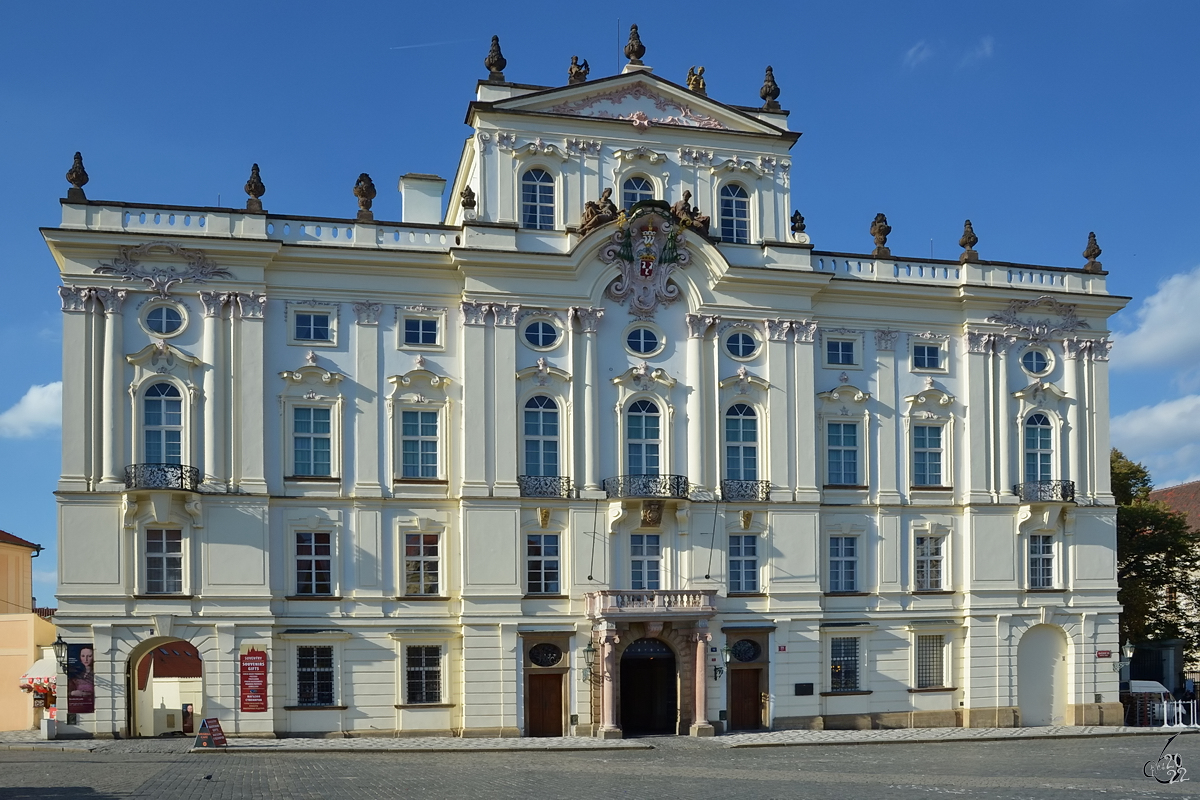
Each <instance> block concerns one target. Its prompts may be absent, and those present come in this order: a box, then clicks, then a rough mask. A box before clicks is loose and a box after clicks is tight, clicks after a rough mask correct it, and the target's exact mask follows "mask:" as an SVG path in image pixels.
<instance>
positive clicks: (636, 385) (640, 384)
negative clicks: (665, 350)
mask: <svg viewBox="0 0 1200 800" xmlns="http://www.w3.org/2000/svg"><path fill="white" fill-rule="evenodd" d="M612 382H613V383H614V384H616V385H617V386H621V387H623V388H625V389H628V390H629V391H631V392H647V391H655V390H656V389H657V390H661V388H665V389H673V388H674V387H675V384H676V383H677V381H676V380H675V379H674V378H672V377H671V376H670V375H668V374H667V371H666V370H665V369H663V368H662V367H657V368H654V369H651V367H650V365H649V364H648V363H646V362H645V361H643V362H642V363H640V364H638V365H636V366H633V367H630V368H629V369H627V370H625V371H624V372H623V373H621V374H620V375H618V376H617V377H615V378H613V379H612Z"/></svg>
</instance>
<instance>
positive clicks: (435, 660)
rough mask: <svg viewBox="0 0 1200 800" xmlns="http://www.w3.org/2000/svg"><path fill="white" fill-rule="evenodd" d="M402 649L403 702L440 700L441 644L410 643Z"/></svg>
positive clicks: (432, 701) (434, 701) (433, 701)
mask: <svg viewBox="0 0 1200 800" xmlns="http://www.w3.org/2000/svg"><path fill="white" fill-rule="evenodd" d="M404 651H405V653H404V685H405V702H408V703H440V702H442V647H441V645H436V644H423V645H410V646H409V647H406V648H405V649H404Z"/></svg>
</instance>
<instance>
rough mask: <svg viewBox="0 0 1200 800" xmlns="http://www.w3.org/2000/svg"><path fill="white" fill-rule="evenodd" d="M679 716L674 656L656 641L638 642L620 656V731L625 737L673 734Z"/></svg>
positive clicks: (665, 646)
mask: <svg viewBox="0 0 1200 800" xmlns="http://www.w3.org/2000/svg"><path fill="white" fill-rule="evenodd" d="M678 716H679V691H678V678H677V672H676V668H675V654H674V653H673V652H672V651H671V648H669V647H667V645H666V644H665V643H663V642H662V641H661V640H659V639H638V640H637V641H636V642H634V643H633V644H631V645H629V647H627V648H625V652H624V653H623V654H622V655H621V728H622V729H623V730H624V731H625V734H626V735H636V734H648V733H675V732H676V731H675V724H676V720H677V719H678Z"/></svg>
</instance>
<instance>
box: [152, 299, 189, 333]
mask: <svg viewBox="0 0 1200 800" xmlns="http://www.w3.org/2000/svg"><path fill="white" fill-rule="evenodd" d="M181 325H183V315H182V314H180V313H179V311H178V310H176V309H174V308H172V307H171V306H156V307H154V308H152V309H150V313H149V314H147V315H146V327H147V328H149V329H150V330H152V331H154V332H155V333H161V334H168V333H174V332H175V331H177V330H179V328H180V326H181Z"/></svg>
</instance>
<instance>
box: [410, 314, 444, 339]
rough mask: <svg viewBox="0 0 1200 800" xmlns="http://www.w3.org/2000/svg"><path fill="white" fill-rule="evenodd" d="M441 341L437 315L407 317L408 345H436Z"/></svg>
mask: <svg viewBox="0 0 1200 800" xmlns="http://www.w3.org/2000/svg"><path fill="white" fill-rule="evenodd" d="M440 342H441V340H440V338H439V337H438V320H437V318H436V317H407V316H406V317H405V318H404V344H405V345H406V346H408V347H434V346H436V345H438V344H439V343H440Z"/></svg>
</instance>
